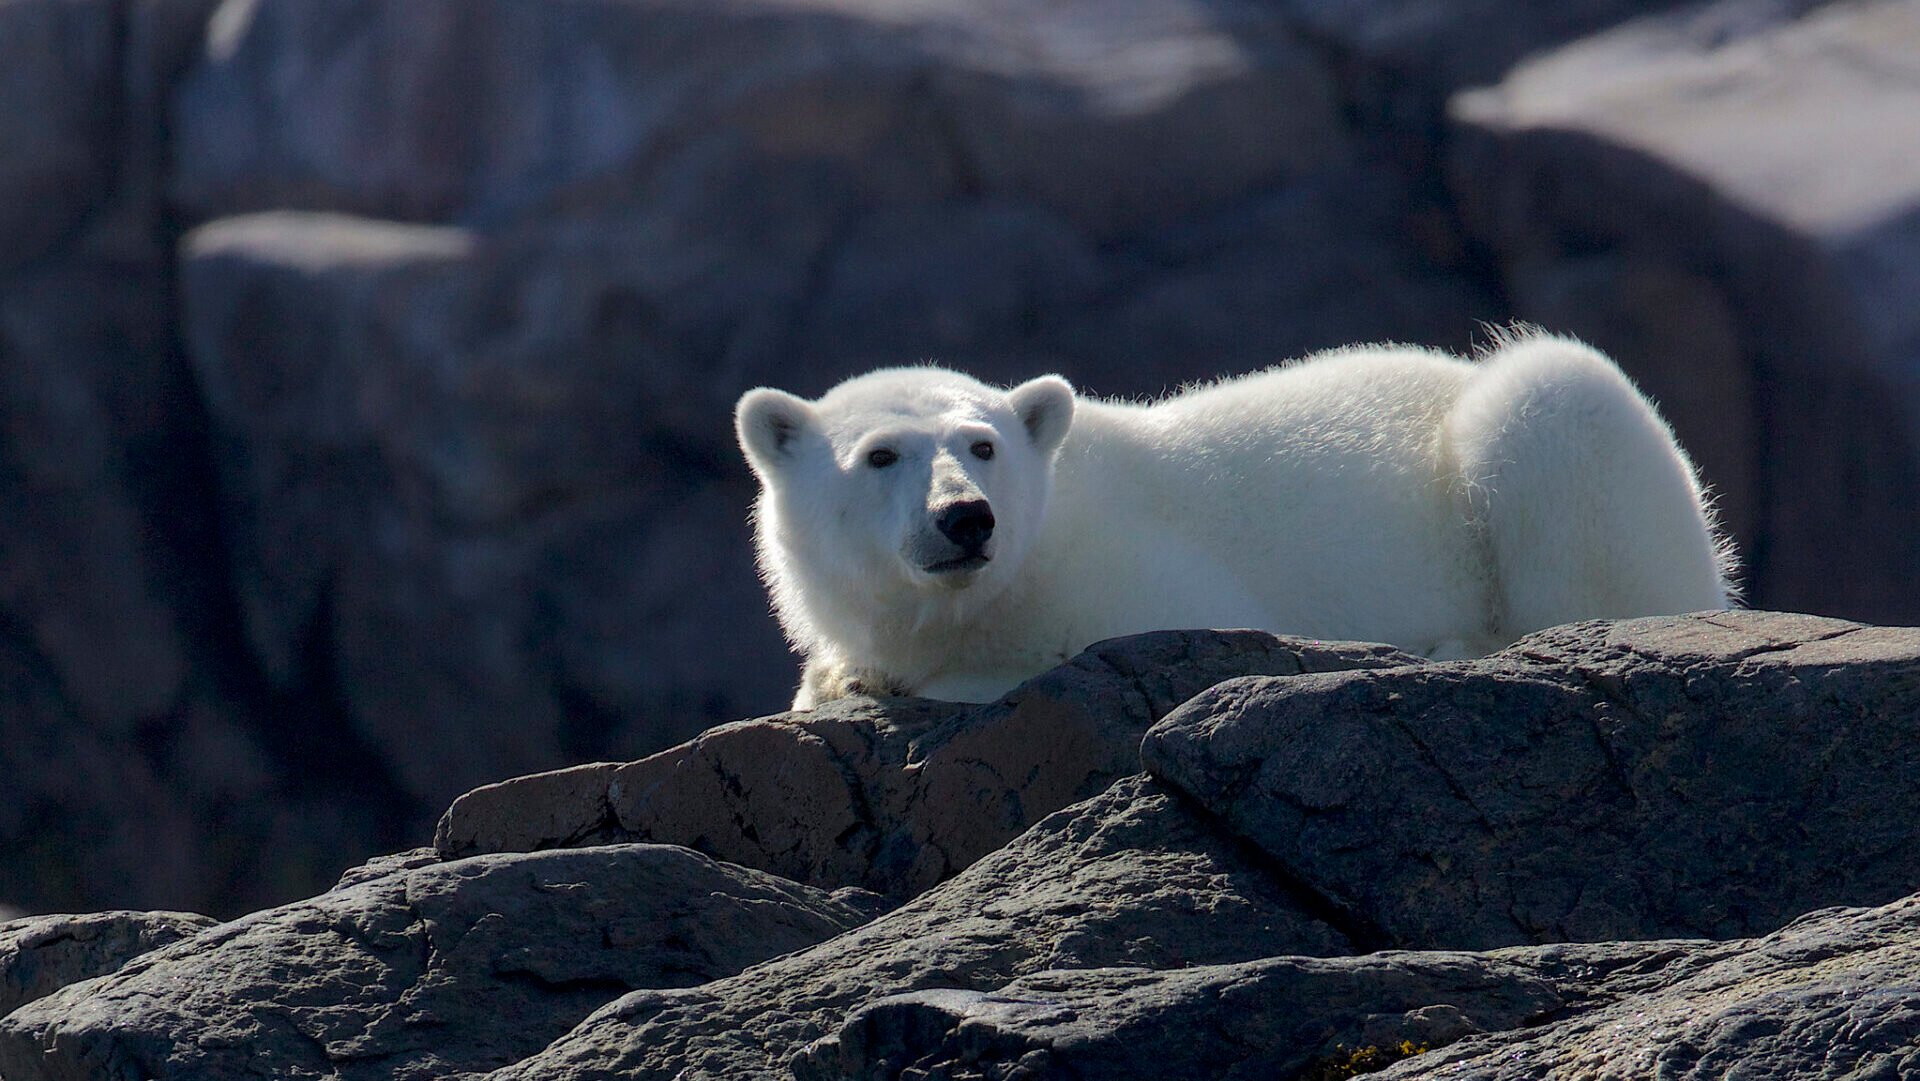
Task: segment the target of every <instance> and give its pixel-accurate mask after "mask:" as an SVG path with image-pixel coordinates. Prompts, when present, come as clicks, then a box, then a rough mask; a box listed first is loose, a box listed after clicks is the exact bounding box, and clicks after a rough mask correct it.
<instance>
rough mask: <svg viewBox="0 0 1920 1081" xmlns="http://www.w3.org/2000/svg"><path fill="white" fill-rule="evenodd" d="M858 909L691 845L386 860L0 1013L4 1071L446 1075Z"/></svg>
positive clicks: (487, 1065)
mask: <svg viewBox="0 0 1920 1081" xmlns="http://www.w3.org/2000/svg"><path fill="white" fill-rule="evenodd" d="M869 915H870V910H869V909H866V908H864V907H861V906H856V905H852V904H848V903H846V902H844V901H840V900H835V899H833V898H830V897H827V896H826V895H824V894H822V893H820V892H818V891H815V890H810V889H807V888H805V887H801V886H797V885H794V884H793V883H789V882H783V881H781V880H779V879H776V878H773V877H771V876H768V875H764V874H760V873H758V872H754V871H748V870H745V869H743V868H738V867H730V866H728V865H725V864H719V863H715V862H714V861H712V860H709V859H707V858H706V857H704V856H700V855H698V854H696V853H693V852H689V851H687V850H685V849H680V848H672V847H666V846H651V845H646V846H643V845H629V846H616V847H605V848H588V849H577V850H572V851H566V852H549V853H540V854H535V855H512V856H485V857H478V858H475V859H471V860H462V861H457V862H453V863H439V864H433V865H429V866H421V867H414V868H411V869H406V870H397V871H394V872H392V873H389V874H386V875H383V876H379V877H375V878H372V879H370V880H368V881H365V882H363V883H361V884H359V885H355V886H348V887H345V888H342V889H339V890H335V891H333V892H330V893H326V894H323V895H321V896H319V897H316V898H314V899H312V900H310V901H305V902H301V903H298V904H294V905H289V906H286V907H283V908H278V909H271V910H268V911H266V912H261V913H257V914H255V915H253V916H249V917H246V918H244V919H241V920H237V921H234V922H232V923H228V924H225V925H223V926H221V927H219V928H218V929H215V930H211V931H206V932H202V933H201V934H200V935H198V936H196V937H195V938H193V939H192V940H191V941H188V942H185V943H182V944H180V945H178V946H175V947H174V948H171V949H168V950H164V951H160V952H156V953H150V954H146V955H144V956H142V957H139V958H136V959H135V960H133V961H131V962H130V963H128V964H127V965H126V966H125V967H123V968H121V969H120V970H119V971H118V972H117V973H115V974H113V975H112V976H110V977H107V978H105V979H102V980H96V981H93V982H90V983H86V984H80V985H75V986H71V987H68V988H66V989H64V990H62V991H58V992H55V993H54V994H52V995H50V996H48V997H46V998H42V999H40V1000H38V1001H37V1002H34V1003H31V1004H29V1005H27V1006H24V1007H22V1008H20V1009H18V1010H16V1011H15V1012H13V1013H12V1014H10V1015H8V1016H7V1017H6V1018H5V1019H4V1020H0V1073H4V1075H5V1076H6V1077H8V1078H9V1079H13V1081H38V1079H47V1078H77V1077H97V1076H113V1077H133V1076H137V1077H141V1078H152V1079H156V1081H164V1079H170V1078H182V1079H184V1078H207V1077H240V1076H261V1075H269V1076H275V1077H315V1076H328V1077H338V1078H349V1079H351V1078H368V1079H372V1078H393V1077H403V1078H404V1077H436V1078H440V1077H459V1076H470V1075H473V1074H475V1073H478V1072H484V1071H486V1070H489V1069H492V1068H494V1067H497V1066H501V1065H504V1064H506V1063H509V1062H513V1061H516V1060H518V1059H520V1058H522V1057H523V1056H526V1055H529V1054H532V1053H533V1052H535V1051H538V1050H539V1049H540V1048H541V1047H543V1046H545V1045H546V1044H547V1042H548V1041H550V1040H552V1039H554V1038H555V1037H557V1036H559V1035H561V1034H562V1033H564V1032H566V1031H567V1030H568V1029H569V1028H571V1027H572V1026H573V1025H574V1024H575V1023H576V1022H577V1021H579V1020H580V1019H581V1018H583V1017H585V1016H586V1015H587V1014H588V1013H589V1012H591V1011H592V1010H593V1009H594V1008H596V1007H598V1006H600V1005H601V1004H603V1003H605V1002H607V1001H609V1000H611V999H613V998H615V997H616V996H618V995H620V994H622V993H624V992H626V991H629V990H631V989H633V988H640V987H684V986H690V985H694V984H700V983H705V982H707V981H710V980H714V979H717V978H720V977H723V976H728V975H731V974H733V973H735V972H738V971H740V970H741V969H743V968H746V967H747V966H749V965H752V964H754V963H756V962H759V961H763V960H765V959H767V958H769V957H774V956H777V955H779V954H782V953H787V952H790V951H793V950H797V949H800V948H802V947H805V946H808V945H811V944H813V943H815V942H818V941H820V940H822V939H826V938H830V937H832V936H834V935H837V934H839V933H841V932H843V931H845V930H847V929H848V928H850V927H853V926H855V925H857V924H860V923H862V922H865V920H866V919H867V918H868V916H869Z"/></svg>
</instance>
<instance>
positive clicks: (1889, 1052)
mask: <svg viewBox="0 0 1920 1081" xmlns="http://www.w3.org/2000/svg"><path fill="white" fill-rule="evenodd" d="M1917 910H1920V900H1916V899H1914V898H1907V899H1905V900H1902V901H1899V902H1896V903H1895V904H1892V905H1888V906H1886V907H1884V908H1880V909H1866V910H1857V909H1856V910H1845V909H1842V910H1830V911H1824V912H1819V913H1815V914H1813V915H1811V916H1809V917H1807V918H1806V919H1803V920H1800V921H1798V922H1796V923H1794V924H1793V925H1791V926H1789V927H1787V928H1784V929H1782V930H1781V931H1779V932H1777V933H1775V934H1773V935H1769V936H1767V937H1766V938H1763V939H1758V940H1747V941H1736V942H1728V943H1714V942H1700V941H1692V942H1684V941H1683V942H1674V941H1668V942H1616V943H1606V944H1601V945H1592V946H1572V947H1569V946H1550V947H1528V948H1520V949H1509V950H1499V951H1495V952H1492V953H1479V954H1472V953H1447V952H1428V953H1395V952H1386V953H1376V954H1370V955H1368V956H1365V957H1342V958H1329V959H1324V960H1312V959H1307V958H1296V957H1281V958H1273V959H1268V960H1261V961H1254V962H1248V963H1243V964H1237V965H1222V966H1201V967H1195V968H1187V969H1179V970H1160V971H1153V970H1147V969H1119V968H1105V969H1095V970H1091V971H1054V972H1043V973H1037V974H1035V975H1032V976H1026V977H1023V978H1021V979H1018V980H1015V981H1012V982H1011V983H1009V984H1007V985H1006V986H1005V987H1003V988H1000V989H998V990H995V991H992V992H987V993H982V992H978V991H956V990H938V991H920V992H914V993H910V994H904V995H898V996H893V997H889V998H884V999H879V1000H877V1001H874V1002H872V1003H870V1004H868V1005H867V1006H864V1007H862V1008H860V1009H858V1010H855V1011H853V1012H852V1013H851V1014H850V1015H849V1016H848V1019H847V1021H846V1022H845V1024H844V1025H843V1026H842V1028H841V1030H840V1031H839V1032H838V1033H836V1034H835V1035H834V1036H831V1037H828V1038H826V1039H823V1040H821V1041H818V1042H816V1043H815V1044H813V1045H811V1046H810V1047H809V1048H808V1049H807V1051H806V1052H804V1053H803V1054H802V1055H801V1056H799V1057H798V1058H797V1059H796V1061H795V1062H794V1072H795V1074H796V1075H797V1076H799V1077H801V1078H807V1079H815V1078H817V1079H822V1081H824V1079H827V1078H854V1077H859V1078H897V1077H898V1078H906V1077H910V1078H915V1079H925V1081H954V1079H968V1081H973V1079H980V1078H1013V1077H1050V1078H1051V1077H1061V1078H1082V1077H1085V1078H1093V1077H1099V1078H1105V1079H1108V1081H1129V1079H1136V1078H1137V1079H1141V1081H1148V1079H1153V1078H1164V1077H1183V1078H1254V1077H1306V1078H1313V1079H1316V1081H1317V1079H1321V1078H1339V1077H1351V1076H1353V1075H1354V1073H1355V1072H1371V1070H1366V1069H1361V1070H1358V1071H1356V1064H1368V1065H1373V1066H1374V1068H1377V1066H1378V1064H1379V1063H1381V1062H1382V1061H1386V1062H1392V1061H1393V1060H1394V1059H1396V1058H1399V1059H1400V1061H1399V1062H1398V1063H1397V1064H1395V1065H1392V1066H1390V1067H1389V1068H1387V1069H1386V1070H1385V1071H1384V1072H1382V1073H1379V1074H1378V1076H1379V1077H1381V1078H1383V1079H1392V1078H1409V1079H1411V1078H1433V1079H1436V1081H1438V1079H1443V1078H1444V1079H1449V1081H1454V1079H1467V1078H1474V1079H1481V1078H1484V1079H1493V1078H1512V1079H1520V1078H1540V1077H1580V1078H1592V1079H1594V1081H1610V1079H1615V1078H1618V1079H1621V1081H1625V1079H1628V1078H1645V1077H1676V1078H1707V1077H1742V1078H1747V1077H1751V1078H1766V1079H1781V1081H1785V1079H1789V1078H1791V1079H1796V1081H1810V1079H1839V1078H1843V1077H1844V1078H1869V1077H1906V1076H1909V1075H1911V1073H1912V1072H1913V1071H1914V1070H1915V1069H1916V1068H1920V1050H1916V1046H1915V1044H1916V1037H1920V982H1917V981H1916V980H1915V977H1914V971H1915V970H1914V960H1915V958H1914V952H1915V950H1916V948H1920V934H1917V932H1920V921H1917V919H1916V911H1917ZM1403 1041H1404V1042H1405V1043H1408V1044H1411V1045H1412V1047H1411V1048H1410V1050H1415V1051H1416V1053H1414V1054H1412V1055H1407V1056H1405V1057H1401V1055H1400V1053H1399V1050H1400V1048H1401V1046H1402V1043H1403ZM1383 1052H1384V1053H1383ZM740 1076H745V1075H744V1074H742V1075H740Z"/></svg>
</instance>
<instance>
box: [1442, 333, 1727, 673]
mask: <svg viewBox="0 0 1920 1081" xmlns="http://www.w3.org/2000/svg"><path fill="white" fill-rule="evenodd" d="M1447 435H1448V439H1449V443H1450V446H1451V450H1452V454H1453V459H1454V463H1455V466H1456V468H1457V469H1458V470H1459V475H1460V477H1461V478H1462V481H1463V482H1464V488H1465V490H1466V494H1467V496H1466V502H1467V505H1468V506H1469V507H1470V508H1471V511H1470V513H1472V514H1473V515H1474V516H1475V518H1476V520H1477V522H1478V524H1479V525H1480V527H1481V528H1483V529H1484V530H1485V536H1486V539H1487V546H1488V550H1489V552H1490V555H1491V559H1492V562H1493V566H1492V581H1493V588H1494V593H1495V596H1494V602H1495V607H1496V617H1495V618H1496V621H1497V624H1498V629H1499V631H1500V633H1501V635H1502V636H1503V637H1505V638H1507V639H1509V640H1511V639H1512V638H1517V637H1519V636H1520V635H1523V634H1527V633H1529V632H1531V631H1535V630H1539V629H1541V628H1543V627H1551V626H1556V625H1558V624H1561V623H1569V622H1572V621H1574V620H1580V619H1614V618H1626V617H1631V616H1649V615H1671V614H1677V613H1681V612H1692V611H1700V610H1704V609H1719V608H1725V607H1726V606H1727V603H1728V583H1727V577H1726V572H1727V569H1728V568H1727V552H1726V551H1725V549H1724V548H1723V546H1722V545H1720V544H1719V543H1718V542H1717V541H1716V540H1715V537H1714V529H1713V522H1712V514H1711V512H1710V511H1709V509H1708V508H1707V506H1706V503H1705V500H1704V498H1703V495H1702V492H1701V489H1700V485H1699V482H1698V481H1697V480H1696V479H1695V476H1694V471H1693V466H1692V464H1691V463H1690V462H1689V461H1688V460H1687V458H1686V455H1685V454H1684V453H1683V452H1682V451H1681V450H1680V447H1679V445H1678V444H1677V443H1675V441H1674V438H1673V434H1672V432H1671V430H1669V429H1668V427H1667V425H1666V423H1665V422H1664V421H1662V420H1661V419H1660V417H1659V416H1658V415H1657V414H1656V413H1655V412H1654V410H1653V407H1652V406H1651V405H1650V404H1648V402H1647V401H1646V399H1645V398H1643V397H1641V395H1640V393H1639V391H1637V390H1636V389H1635V388H1634V386H1633V384H1632V383H1631V382H1629V381H1628V380H1627V378H1626V376H1625V375H1623V374H1622V373H1621V372H1620V370H1619V369H1618V368H1617V367H1615V366H1614V365H1613V363H1612V362H1611V361H1609V360H1607V359H1606V358H1605V357H1604V356H1602V355H1601V354H1600V353H1598V352H1596V351H1595V350H1593V349H1591V348H1588V347H1587V346H1585V345H1582V344H1580V343H1578V342H1573V341H1569V340H1566V339H1563V338H1555V337H1550V336H1545V335H1526V336H1518V337H1514V338H1510V339H1508V340H1507V341H1505V342H1504V343H1502V345H1501V346H1500V348H1499V349H1498V350H1496V351H1495V352H1494V353H1493V354H1492V355H1491V356H1489V357H1488V358H1486V360H1484V361H1483V362H1482V363H1481V366H1480V369H1479V370H1478V371H1477V372H1476V373H1475V374H1474V376H1473V378H1472V380H1471V381H1470V382H1469V383H1468V385H1467V388H1466V389H1465V391H1464V392H1463V393H1462V395H1461V397H1460V400H1459V401H1458V402H1457V403H1456V404H1455V405H1454V407H1453V409H1452V411H1451V412H1450V414H1449V416H1448V419H1447Z"/></svg>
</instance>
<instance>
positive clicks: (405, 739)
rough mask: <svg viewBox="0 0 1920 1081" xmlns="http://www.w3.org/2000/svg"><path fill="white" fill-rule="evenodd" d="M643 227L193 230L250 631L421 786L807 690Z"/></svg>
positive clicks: (197, 353)
mask: <svg viewBox="0 0 1920 1081" xmlns="http://www.w3.org/2000/svg"><path fill="white" fill-rule="evenodd" d="M622 235H623V236H624V234H622ZM619 246H620V237H614V238H606V237H601V238H594V237H589V236H586V235H584V234H568V235H567V236H560V237H550V236H545V235H543V236H541V237H538V238H533V239H529V240H519V239H514V238H500V239H497V240H490V241H483V240H482V239H480V238H478V237H476V236H475V235H473V234H470V233H467V232H464V231H460V230H454V229H446V228H431V227H424V226H402V225H393V224H386V223H374V222H365V221H360V220H356V219H341V218H328V217H314V216H304V215H267V216H260V217H255V218H248V219H234V220H230V221H227V222H222V223H218V224H216V225H214V226H210V227H207V228H206V229H203V230H201V231H199V232H198V233H196V234H194V235H193V236H192V237H190V238H189V240H188V241H187V253H186V256H185V264H184V271H185V287H186V293H187V302H188V313H189V324H188V331H189V333H190V335H191V341H192V354H193V360H194V364H195V370H196V372H197V374H198V375H199V377H200V384H201V387H202V388H203V390H204V392H205V394H206V396H207V401H208V406H209V409H210V411H211V412H212V414H213V418H214V420H215V422H216V424H217V425H218V433H219V438H220V445H221V451H222V453H221V460H222V464H223V467H224V470H223V479H224V481H225V483H226V484H227V485H228V487H229V490H230V491H232V492H233V493H234V498H233V499H231V500H230V501H229V503H228V508H229V520H228V528H229V533H230V536H231V538H232V545H233V558H234V568H233V575H234V581H235V586H236V589H237V591H238V593H239V600H240V604H241V609H242V613H243V615H244V617H245V620H246V630H247V637H248V642H249V644H250V645H251V646H252V647H253V649H254V650H255V652H256V653H257V655H258V657H259V658H260V659H261V661H262V663H263V665H264V667H265V671H266V675H267V677H268V679H269V680H271V681H272V683H273V684H274V685H275V686H278V687H283V688H285V687H298V686H302V685H311V684H314V683H320V684H322V685H328V684H330V685H331V689H332V690H333V691H334V693H336V694H337V695H338V696H339V697H340V698H341V700H342V704H343V706H344V707H345V709H346V711H347V713H348V715H349V719H350V721H351V725H352V727H353V730H354V731H355V732H356V733H357V735H358V738H359V739H360V740H362V741H364V743H365V745H366V746H367V748H368V749H369V751H370V752H371V753H372V754H374V755H377V757H378V759H379V761H380V762H381V764H382V765H383V766H384V768H385V769H387V770H389V771H390V772H391V773H392V775H393V776H394V778H395V781H396V783H397V784H398V785H399V786H400V787H401V789H402V790H403V791H404V793H405V794H406V795H407V796H408V797H409V798H410V799H412V800H417V801H418V804H417V805H424V806H429V807H433V806H444V805H445V803H446V801H448V800H451V799H452V798H453V797H454V796H456V795H458V794H459V793H461V792H463V791H465V790H467V789H469V788H472V787H474V786H475V785H478V784H482V783H485V782H486V781H489V780H492V779H496V778H498V777H500V776H503V775H511V774H514V773H518V772H524V771H526V770H527V769H529V768H536V769H537V768H550V767H553V766H558V765H560V764H562V763H563V762H567V761H578V760H580V759H582V758H593V757H598V756H601V755H605V754H607V753H608V752H610V751H616V750H627V751H629V752H630V753H631V754H633V755H636V756H637V755H638V754H640V753H644V752H646V751H649V750H652V749H655V748H657V747H659V746H662V745H665V744H670V743H672V742H673V741H675V740H679V739H684V738H686V737H688V736H690V735H692V734H694V733H695V732H697V731H698V730H699V729H700V728H701V727H702V726H703V725H704V724H706V723H709V722H710V721H711V720H712V719H714V718H715V717H726V716H739V715H741V714H749V715H750V714H755V713H764V712H767V711H769V710H771V709H773V708H776V707H777V705H778V704H780V703H781V702H782V701H783V700H784V699H785V698H786V697H787V696H788V695H789V694H790V693H791V683H790V680H791V678H792V677H791V675H790V674H789V673H790V672H791V663H792V662H791V661H790V659H789V658H788V655H787V652H786V649H785V647H784V644H783V643H782V642H781V640H780V638H779V635H778V632H777V630H776V629H775V628H774V627H773V626H772V623H771V620H769V619H767V618H766V617H765V616H764V612H765V598H764V594H763V592H762V590H761V588H760V586H759V583H758V582H757V581H756V580H755V578H754V575H753V572H752V569H751V567H752V559H751V556H750V554H749V552H748V550H747V536H746V530H745V527H744V525H743V524H742V523H743V522H744V519H745V514H746V508H747V505H748V503H749V501H750V499H751V493H750V491H749V490H748V488H747V485H746V484H745V478H744V476H742V477H739V478H733V477H728V476H723V475H721V474H720V472H719V469H718V467H717V465H716V464H715V463H716V461H717V457H718V455H719V453H720V451H721V449H722V447H723V445H724V440H725V436H724V431H723V429H724V425H718V424H715V423H713V418H714V417H715V416H724V415H725V414H724V413H723V412H721V411H720V409H721V405H720V402H719V400H718V394H717V393H716V392H712V391H708V392H707V396H706V397H698V396H695V397H692V398H689V396H688V395H687V394H684V393H682V392H683V391H685V390H686V389H687V388H688V386H689V385H690V384H691V383H692V382H694V381H695V380H696V374H695V371H694V370H693V369H691V368H689V367H688V366H687V365H684V364H682V363H681V362H680V361H679V360H678V359H675V360H671V361H669V360H668V359H667V358H665V357H663V356H660V355H658V354H657V353H653V352H650V351H649V350H650V349H651V348H652V347H653V342H654V339H653V338H651V337H649V335H650V334H651V333H652V329H651V328H652V323H651V322H650V320H651V319H652V318H653V317H654V315H657V314H658V313H653V314H649V313H650V312H652V309H650V308H648V307H647V306H646V304H645V303H644V302H643V301H641V300H639V299H638V296H637V295H636V294H634V293H632V292H631V291H629V290H628V286H627V285H623V284H622V282H623V281H626V280H627V279H626V278H623V277H622V275H623V274H627V273H628V272H635V273H638V272H637V271H634V267H635V265H636V259H637V258H638V256H636V254H635V253H633V252H621V251H619V250H618V249H619ZM656 269H659V268H656ZM503 320H504V321H503ZM655 361H658V362H659V363H655ZM718 382H720V383H725V382H726V381H725V380H719V381H718ZM703 410H708V411H710V413H709V412H703ZM696 417H698V418H699V419H698V420H697V421H696V420H695V418H696ZM696 429H697V430H699V434H698V435H697V437H696V436H695V435H694V434H693V433H694V432H695V431H696ZM709 429H710V430H709ZM722 624H730V627H729V629H728V630H727V631H726V632H725V637H724V638H722V639H720V641H722V642H723V643H724V648H714V646H713V644H712V643H713V640H714V637H713V636H715V635H718V634H720V633H721V632H720V631H719V630H718V629H717V628H718V627H720V626H721V625H722ZM425 825H426V823H424V822H420V823H417V824H416V826H415V828H416V829H423V828H424V826H425Z"/></svg>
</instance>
